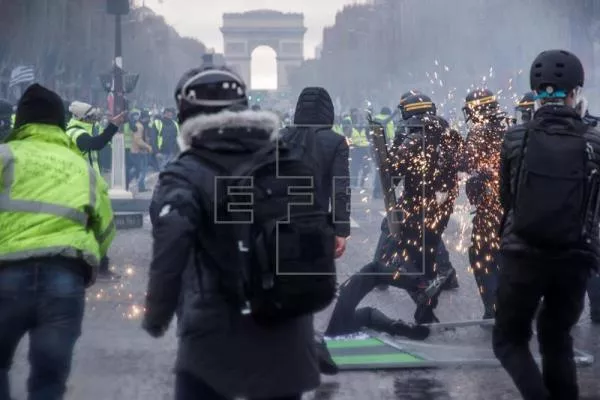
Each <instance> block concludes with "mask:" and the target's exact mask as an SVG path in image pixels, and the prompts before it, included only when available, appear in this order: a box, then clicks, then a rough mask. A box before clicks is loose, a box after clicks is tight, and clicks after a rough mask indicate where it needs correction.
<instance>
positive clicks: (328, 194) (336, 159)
mask: <svg viewBox="0 0 600 400" xmlns="http://www.w3.org/2000/svg"><path fill="white" fill-rule="evenodd" d="M334 119H335V113H334V109H333V102H332V101H331V97H330V96H329V93H327V91H326V90H325V89H323V88H318V87H314V88H305V89H304V90H303V91H302V93H301V94H300V96H299V97H298V102H297V104H296V113H295V115H294V125H311V126H315V128H316V131H315V132H316V140H317V147H318V150H319V154H318V155H317V157H318V159H319V167H320V168H321V178H320V180H319V181H320V185H319V186H320V187H318V188H317V201H319V203H320V204H323V205H325V206H331V213H332V219H333V223H334V228H335V234H336V236H340V237H347V236H350V181H349V178H348V177H349V176H350V170H349V169H350V167H349V162H348V159H349V148H348V142H347V141H346V139H345V138H344V136H342V135H340V134H338V133H336V132H334V131H333V130H332V128H333V122H334Z"/></svg>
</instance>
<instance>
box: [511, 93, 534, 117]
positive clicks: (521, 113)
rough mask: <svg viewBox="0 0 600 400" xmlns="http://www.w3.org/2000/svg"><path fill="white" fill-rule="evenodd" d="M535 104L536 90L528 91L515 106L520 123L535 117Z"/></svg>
mask: <svg viewBox="0 0 600 400" xmlns="http://www.w3.org/2000/svg"><path fill="white" fill-rule="evenodd" d="M534 106H535V92H527V93H525V95H524V96H523V97H522V98H521V100H519V102H518V103H517V106H516V107H515V112H516V114H517V122H518V123H519V124H524V123H526V122H529V121H531V118H532V117H533V112H534Z"/></svg>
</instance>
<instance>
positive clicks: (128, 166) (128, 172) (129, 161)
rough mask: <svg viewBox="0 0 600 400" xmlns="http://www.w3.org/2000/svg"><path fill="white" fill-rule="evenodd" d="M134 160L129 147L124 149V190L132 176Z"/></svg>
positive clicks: (127, 188) (127, 187) (126, 188)
mask: <svg viewBox="0 0 600 400" xmlns="http://www.w3.org/2000/svg"><path fill="white" fill-rule="evenodd" d="M134 169H135V161H134V160H133V157H132V155H131V149H125V190H129V183H130V182H131V180H132V179H133V178H134V176H135V173H134Z"/></svg>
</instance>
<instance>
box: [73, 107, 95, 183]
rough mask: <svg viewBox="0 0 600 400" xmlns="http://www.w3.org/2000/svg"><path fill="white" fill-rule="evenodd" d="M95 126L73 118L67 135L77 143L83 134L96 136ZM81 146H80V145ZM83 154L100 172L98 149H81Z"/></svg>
mask: <svg viewBox="0 0 600 400" xmlns="http://www.w3.org/2000/svg"><path fill="white" fill-rule="evenodd" d="M93 130H94V126H93V125H92V124H88V123H87V122H82V121H78V120H76V119H74V118H73V119H71V121H69V125H68V126H67V135H69V137H70V138H71V140H72V141H73V143H75V145H77V139H78V138H79V136H81V135H83V134H88V135H90V136H94V132H93ZM78 148H79V147H78ZM79 151H80V153H81V155H83V156H84V157H85V158H87V160H88V161H89V163H90V165H91V166H92V167H93V168H94V169H95V170H96V172H98V174H100V164H98V152H97V151H84V150H81V149H79Z"/></svg>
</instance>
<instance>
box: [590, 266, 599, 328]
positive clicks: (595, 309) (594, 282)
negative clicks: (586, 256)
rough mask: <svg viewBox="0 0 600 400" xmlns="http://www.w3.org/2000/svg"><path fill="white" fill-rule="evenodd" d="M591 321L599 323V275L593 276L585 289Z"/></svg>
mask: <svg viewBox="0 0 600 400" xmlns="http://www.w3.org/2000/svg"><path fill="white" fill-rule="evenodd" d="M587 293H588V298H589V300H590V316H591V317H592V321H594V322H600V275H598V274H594V275H593V276H592V278H590V281H589V283H588V287H587Z"/></svg>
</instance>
